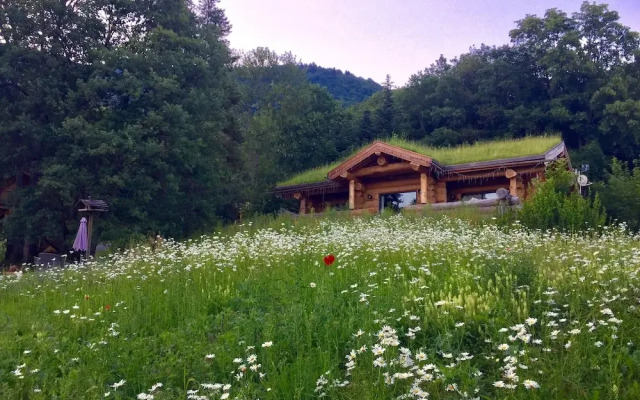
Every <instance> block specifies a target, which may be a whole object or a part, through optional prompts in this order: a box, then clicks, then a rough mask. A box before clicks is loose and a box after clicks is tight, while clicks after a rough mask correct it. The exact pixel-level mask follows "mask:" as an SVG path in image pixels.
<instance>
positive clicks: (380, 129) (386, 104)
mask: <svg viewBox="0 0 640 400" xmlns="http://www.w3.org/2000/svg"><path fill="white" fill-rule="evenodd" d="M382 86H383V89H382V93H383V96H384V97H383V99H384V100H383V102H382V105H381V106H380V108H378V109H377V110H376V135H377V136H378V137H385V136H386V137H389V136H391V135H392V134H393V132H394V131H395V124H396V115H395V114H396V111H395V107H394V104H393V93H392V92H391V91H392V89H393V82H391V76H389V75H387V77H386V78H385V81H384V84H383V85H382Z"/></svg>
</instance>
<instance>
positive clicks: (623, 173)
mask: <svg viewBox="0 0 640 400" xmlns="http://www.w3.org/2000/svg"><path fill="white" fill-rule="evenodd" d="M597 192H598V193H599V194H600V196H601V197H602V203H603V205H604V207H605V209H606V210H607V213H608V214H609V216H610V217H611V218H613V219H614V220H617V221H618V222H625V223H626V224H627V226H628V227H629V228H630V229H632V230H634V231H638V230H640V201H639V199H640V165H638V163H637V162H636V164H635V166H634V168H633V169H632V170H629V168H628V167H627V166H626V165H625V164H624V163H621V162H620V161H618V160H616V159H614V160H613V163H612V165H611V173H610V174H609V176H608V177H607V183H606V185H605V184H601V185H598V187H597Z"/></svg>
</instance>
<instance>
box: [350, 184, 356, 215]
mask: <svg viewBox="0 0 640 400" xmlns="http://www.w3.org/2000/svg"><path fill="white" fill-rule="evenodd" d="M355 208H356V181H354V180H353V179H352V180H350V181H349V210H355Z"/></svg>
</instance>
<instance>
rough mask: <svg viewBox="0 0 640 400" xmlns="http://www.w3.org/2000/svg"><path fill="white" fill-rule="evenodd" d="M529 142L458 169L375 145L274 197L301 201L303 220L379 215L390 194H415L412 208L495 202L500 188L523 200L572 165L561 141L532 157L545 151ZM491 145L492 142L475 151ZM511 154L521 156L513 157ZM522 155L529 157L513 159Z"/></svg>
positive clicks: (516, 143) (417, 153)
mask: <svg viewBox="0 0 640 400" xmlns="http://www.w3.org/2000/svg"><path fill="white" fill-rule="evenodd" d="M547 139H549V138H547ZM552 139H553V138H552ZM525 140H526V139H520V140H518V139H515V140H511V141H502V142H500V143H501V145H502V146H500V147H501V148H506V149H507V150H505V151H504V153H505V154H504V155H505V157H504V158H500V155H497V157H495V158H494V159H489V160H486V159H485V160H482V161H474V162H465V163H457V164H456V163H453V164H445V163H444V162H441V161H439V160H437V159H436V158H434V157H432V156H430V155H429V154H426V152H428V151H429V149H428V148H424V151H415V148H416V147H419V146H406V147H413V148H414V149H412V150H410V149H407V148H406V147H403V146H402V145H400V146H399V145H392V144H389V143H386V142H383V141H375V142H374V143H372V144H371V145H369V146H367V147H365V148H363V149H361V150H360V151H358V152H357V153H356V154H354V155H353V156H351V157H349V158H348V159H346V160H344V161H343V162H342V163H340V164H339V165H338V166H335V167H333V168H332V169H330V170H329V171H328V173H327V174H326V178H325V179H322V180H320V181H317V182H305V183H297V184H289V183H286V182H285V183H283V184H281V185H278V186H277V187H276V188H275V189H274V193H276V194H277V195H279V196H282V197H284V198H295V199H297V200H299V202H300V207H299V213H300V214H307V213H310V212H315V213H318V212H323V211H324V210H326V209H327V208H329V207H331V208H337V209H345V208H346V209H349V210H352V212H353V213H356V214H357V213H362V212H372V213H376V212H378V211H379V210H381V209H382V208H384V206H385V204H384V199H385V197H386V196H384V195H388V194H403V195H405V194H412V195H413V197H412V201H411V203H412V208H420V207H421V206H424V205H427V204H436V203H448V202H461V201H465V202H468V201H470V200H472V199H485V198H492V196H495V195H496V191H497V190H498V189H501V188H502V189H507V190H508V191H509V194H510V195H511V196H513V197H514V198H515V197H518V198H520V199H523V198H526V197H527V196H528V195H529V194H530V187H529V185H530V183H531V181H532V180H533V179H534V178H544V173H545V167H546V165H547V164H548V163H549V162H553V161H555V160H557V159H559V158H566V159H567V161H569V159H568V154H567V149H566V146H565V144H564V142H562V141H561V140H560V138H557V139H556V140H555V141H554V140H552V141H551V142H550V141H549V140H547V142H546V143H551V146H550V147H549V148H547V149H546V150H545V151H543V152H541V153H539V154H527V153H531V152H538V151H537V150H539V149H540V146H538V149H537V150H536V148H534V146H529V144H528V143H525V142H524V141H525ZM511 142H512V143H511ZM510 143H511V144H512V146H510ZM505 144H506V146H505ZM491 145H492V143H491V142H488V143H486V144H479V145H476V146H491ZM512 148H513V149H516V148H519V150H518V151H517V152H514V151H511V150H510V149H512ZM434 150H435V149H434ZM476 150H478V149H476ZM482 150H483V151H476V153H482V154H486V153H487V152H486V151H484V150H487V149H482ZM489 150H490V149H489ZM452 151H455V149H452ZM523 152H524V153H525V154H526V155H518V156H515V157H510V155H511V154H513V153H516V154H518V153H519V154H522V153H523ZM484 158H486V156H485V157H484ZM568 165H570V164H569V163H568ZM502 192H504V191H502Z"/></svg>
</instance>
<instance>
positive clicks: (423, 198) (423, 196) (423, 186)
mask: <svg viewBox="0 0 640 400" xmlns="http://www.w3.org/2000/svg"><path fill="white" fill-rule="evenodd" d="M427 183H428V180H427V174H426V173H425V172H422V173H420V204H427Z"/></svg>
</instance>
